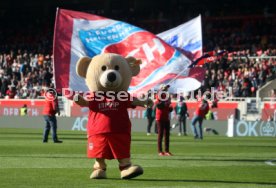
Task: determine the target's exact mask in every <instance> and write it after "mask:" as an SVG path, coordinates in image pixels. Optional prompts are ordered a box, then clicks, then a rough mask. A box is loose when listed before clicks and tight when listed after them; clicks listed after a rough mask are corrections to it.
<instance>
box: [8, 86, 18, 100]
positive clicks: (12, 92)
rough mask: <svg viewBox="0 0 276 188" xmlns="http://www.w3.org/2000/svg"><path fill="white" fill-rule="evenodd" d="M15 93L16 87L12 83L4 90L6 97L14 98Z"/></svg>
mask: <svg viewBox="0 0 276 188" xmlns="http://www.w3.org/2000/svg"><path fill="white" fill-rule="evenodd" d="M15 95H16V88H15V86H13V85H10V86H9V89H8V90H7V92H6V97H7V98H8V99H14V96H15Z"/></svg>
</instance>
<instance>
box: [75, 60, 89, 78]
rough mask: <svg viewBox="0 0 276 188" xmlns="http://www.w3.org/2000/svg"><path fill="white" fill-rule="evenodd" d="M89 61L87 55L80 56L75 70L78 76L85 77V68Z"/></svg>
mask: <svg viewBox="0 0 276 188" xmlns="http://www.w3.org/2000/svg"><path fill="white" fill-rule="evenodd" d="M90 62H91V58H89V57H81V58H80V59H79V60H78V62H77V65H76V72H77V74H78V75H79V76H81V77H83V78H86V72H87V68H88V66H89V64H90Z"/></svg>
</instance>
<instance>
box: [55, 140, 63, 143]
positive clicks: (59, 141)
mask: <svg viewBox="0 0 276 188" xmlns="http://www.w3.org/2000/svg"><path fill="white" fill-rule="evenodd" d="M54 143H57V144H61V143H62V141H61V140H56V141H54Z"/></svg>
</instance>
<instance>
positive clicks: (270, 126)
mask: <svg viewBox="0 0 276 188" xmlns="http://www.w3.org/2000/svg"><path fill="white" fill-rule="evenodd" d="M260 134H261V136H275V135H276V124H275V122H273V121H268V122H262V123H261V126H260Z"/></svg>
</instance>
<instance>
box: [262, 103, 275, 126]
mask: <svg viewBox="0 0 276 188" xmlns="http://www.w3.org/2000/svg"><path fill="white" fill-rule="evenodd" d="M275 111H276V102H275V101H271V102H265V103H264V108H263V110H262V120H264V121H266V120H268V119H269V118H271V117H272V118H274V113H275Z"/></svg>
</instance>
